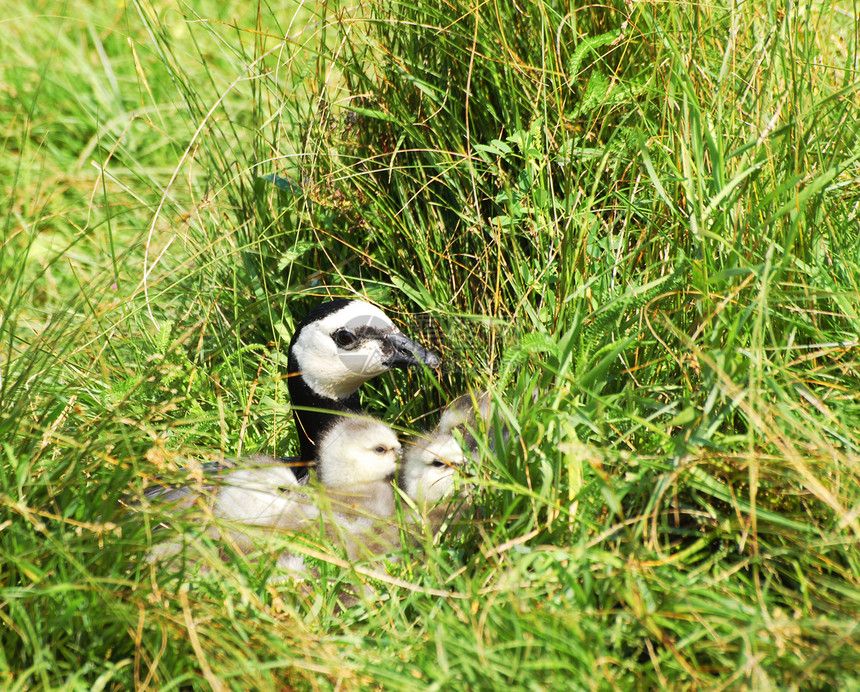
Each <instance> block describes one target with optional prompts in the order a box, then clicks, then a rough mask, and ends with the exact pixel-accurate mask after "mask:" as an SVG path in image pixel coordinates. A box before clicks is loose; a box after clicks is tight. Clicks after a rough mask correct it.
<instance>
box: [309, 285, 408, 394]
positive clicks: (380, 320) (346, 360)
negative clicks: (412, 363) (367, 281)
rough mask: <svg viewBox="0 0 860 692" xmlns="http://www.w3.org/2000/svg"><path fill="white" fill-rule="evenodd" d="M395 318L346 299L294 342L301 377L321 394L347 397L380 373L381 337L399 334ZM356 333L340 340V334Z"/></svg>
mask: <svg viewBox="0 0 860 692" xmlns="http://www.w3.org/2000/svg"><path fill="white" fill-rule="evenodd" d="M398 333H399V331H398V330H397V328H396V327H395V326H394V324H393V323H392V321H391V320H390V319H388V318H387V317H386V316H385V313H383V312H382V310H380V309H379V308H377V307H374V306H373V305H370V304H369V303H365V302H363V301H358V300H356V301H352V302H350V303H347V304H346V305H345V306H344V307H343V308H341V309H340V310H338V311H337V312H334V313H332V314H331V315H327V316H326V317H324V318H323V319H321V320H317V321H316V322H311V323H310V324H308V325H306V326H305V328H304V329H302V331H301V333H300V334H299V336H298V338H297V339H296V341H295V342H294V343H293V351H292V352H293V355H294V356H295V358H296V362H297V363H298V367H299V372H300V373H301V377H302V378H303V379H304V381H305V382H306V383H307V385H308V386H309V387H310V388H311V389H312V390H313V391H314V392H315V393H317V394H319V395H320V396H323V397H326V398H328V399H345V398H347V397H348V396H349V395H350V394H352V393H353V392H354V391H355V390H356V389H358V388H359V387H360V386H361V385H362V384H364V383H365V382H367V381H368V380H370V379H373V378H374V377H376V376H377V375H381V374H382V373H384V372H385V371H386V370H388V369H389V366H387V365H385V361H386V357H387V355H388V354H387V353H386V352H385V351H384V347H385V345H384V344H383V342H382V341H380V338H379V337H384V336H387V335H390V334H398ZM343 334H347V336H349V335H352V336H354V337H355V341H354V342H353V343H344V344H343V345H339V344H338V341H337V340H338V338H340V339H341V340H342V341H345V339H346V337H344V336H343Z"/></svg>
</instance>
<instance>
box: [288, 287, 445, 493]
mask: <svg viewBox="0 0 860 692" xmlns="http://www.w3.org/2000/svg"><path fill="white" fill-rule="evenodd" d="M288 361H289V364H288V373H289V376H288V380H287V385H288V388H289V392H290V400H291V402H292V408H293V416H294V419H295V423H296V430H297V432H298V436H299V445H300V455H299V462H300V463H299V465H297V466H296V475H297V476H298V477H299V478H301V477H303V476H305V475H306V474H307V468H308V467H309V466H312V465H313V464H314V462H315V460H316V459H317V457H318V453H317V445H318V443H319V441H320V438H321V436H322V434H323V433H324V432H325V431H326V430H328V429H329V428H330V427H331V424H332V423H333V422H334V421H336V420H337V419H338V418H340V417H342V416H343V414H356V413H361V405H360V403H359V399H358V388H359V387H360V386H361V385H362V384H364V383H365V382H367V381H368V380H370V379H373V378H374V377H376V376H378V375H381V374H382V373H384V372H386V371H388V370H390V369H392V368H401V367H408V366H412V365H418V364H424V365H426V366H427V367H428V368H431V369H435V368H438V367H439V365H440V363H441V359H440V358H439V356H437V355H436V354H435V353H431V352H429V351H427V350H426V349H424V348H423V347H421V346H419V345H418V344H417V343H415V342H414V341H412V340H410V339H408V338H407V337H406V336H404V335H403V333H402V332H401V331H400V330H398V329H397V327H395V326H394V323H393V322H392V321H391V320H390V319H389V318H388V317H387V316H386V315H385V313H384V312H382V310H380V309H379V308H377V307H375V306H373V305H370V304H369V303H366V302H364V301H362V300H353V299H346V298H338V299H335V300H331V301H328V302H326V303H323V304H321V305H319V306H317V307H316V308H314V309H313V310H311V311H310V312H309V313H308V314H307V315H306V316H305V318H304V319H303V320H302V321H301V322H300V323H299V324H298V325H297V327H296V331H295V333H294V334H293V338H292V340H291V341H290V347H289V353H288Z"/></svg>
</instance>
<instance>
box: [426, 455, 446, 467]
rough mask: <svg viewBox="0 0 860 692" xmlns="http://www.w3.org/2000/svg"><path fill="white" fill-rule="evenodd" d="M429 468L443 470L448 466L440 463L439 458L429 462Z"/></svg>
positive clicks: (442, 462)
mask: <svg viewBox="0 0 860 692" xmlns="http://www.w3.org/2000/svg"><path fill="white" fill-rule="evenodd" d="M430 465H431V466H435V467H436V468H437V469H439V468H444V467H445V466H447V465H448V464H446V463H445V462H444V461H442V460H441V459H440V458H438V457H436V458H435V459H434V460H433V461H431V462H430Z"/></svg>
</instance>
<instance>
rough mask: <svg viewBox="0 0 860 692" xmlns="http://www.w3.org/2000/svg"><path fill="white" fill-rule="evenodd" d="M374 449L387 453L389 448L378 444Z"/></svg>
mask: <svg viewBox="0 0 860 692" xmlns="http://www.w3.org/2000/svg"><path fill="white" fill-rule="evenodd" d="M373 451H374V452H376V453H377V454H385V453H386V452H387V451H388V450H387V449H386V448H385V447H383V446H382V445H378V446H377V447H376V449H374V450H373Z"/></svg>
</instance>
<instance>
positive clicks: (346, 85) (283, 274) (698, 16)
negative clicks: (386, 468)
mask: <svg viewBox="0 0 860 692" xmlns="http://www.w3.org/2000/svg"><path fill="white" fill-rule="evenodd" d="M7 4H8V3H7ZM8 5H9V6H8V7H4V9H5V10H6V11H5V12H4V16H5V17H9V19H6V20H5V21H4V22H3V24H0V47H2V48H3V54H4V56H5V57H4V59H3V61H2V63H0V65H2V77H3V84H4V85H5V88H4V89H3V90H2V91H0V123H2V132H3V147H2V149H0V152H2V153H0V172H2V174H3V175H4V178H5V179H6V180H7V183H6V186H5V187H4V200H5V202H6V205H5V207H6V212H7V213H6V214H5V215H4V217H3V224H4V225H3V228H4V233H3V240H2V245H0V275H2V281H0V378H2V379H0V455H2V463H0V621H2V629H0V638H2V643H3V646H2V647H0V670H2V675H3V681H4V683H5V684H6V685H7V686H8V687H9V688H10V689H27V688H33V687H35V688H40V689H41V688H44V689H54V688H59V689H78V688H80V689H88V690H90V689H105V688H107V689H131V688H132V687H140V688H147V687H148V688H151V689H173V688H190V689H226V688H235V689H287V688H290V689H292V688H302V689H304V688H310V689H317V688H321V689H329V688H350V689H352V688H365V687H375V686H382V687H385V688H393V689H418V688H420V689H426V688H428V687H435V688H436V689H444V688H448V687H453V686H456V687H458V688H476V689H478V688H481V689H483V688H487V689H496V688H501V687H505V688H513V689H526V688H528V689H531V688H549V689H568V688H574V689H592V688H593V689H625V690H626V689H645V688H649V689H650V688H658V687H659V688H671V689H676V688H700V687H701V688H716V689H727V688H728V689H734V688H746V689H765V688H778V689H825V688H840V689H841V688H846V686H849V687H850V685H852V684H854V682H853V678H854V673H853V671H854V670H855V669H856V668H857V665H858V659H860V650H858V647H857V641H858V625H857V624H856V623H857V622H858V611H860V588H858V579H860V554H858V551H857V547H856V546H857V544H858V540H857V539H858V535H860V513H858V509H857V508H858V507H860V492H858V487H860V485H858V477H857V468H858V466H857V463H858V453H860V449H858V447H860V436H858V423H860V402H858V395H857V392H858V390H860V387H858V385H860V382H858V368H860V366H858V359H857V353H858V344H860V327H858V321H857V308H856V305H857V304H858V295H860V290H858V284H860V234H858V233H857V232H856V229H857V205H858V200H860V186H858V159H860V149H858V146H857V141H858V138H857V129H858V124H857V123H860V117H858V113H857V110H858V106H857V104H858V99H857V73H856V59H857V57H856V55H857V54H856V51H857V46H856V35H857V21H856V18H855V16H854V10H855V8H854V7H853V6H851V5H847V4H845V3H838V2H834V3H826V4H824V5H814V4H806V5H800V6H792V7H791V8H786V7H783V6H781V5H778V4H775V3H770V4H768V3H765V4H761V3H759V4H758V5H755V6H753V5H736V4H734V5H733V4H730V3H729V4H725V5H709V6H690V5H671V4H669V5H661V6H659V7H656V6H649V5H642V4H632V5H628V4H626V3H623V2H618V3H615V4H612V5H610V6H589V7H569V6H567V5H564V4H552V3H543V2H542V3H532V4H527V5H525V6H523V5H521V4H511V5H510V6H505V5H501V4H496V5H482V6H480V7H479V8H475V7H474V6H471V5H467V4H458V3H447V4H443V5H441V6H438V3H437V4H433V5H415V4H400V3H397V2H387V1H377V2H372V3H363V4H359V5H357V6H351V7H339V6H337V7H336V6H333V5H332V6H329V5H322V6H313V7H311V6H307V5H300V6H299V5H294V4H291V3H281V4H262V3H260V4H251V5H248V4H247V3H246V4H245V5H241V6H240V5H237V4H235V3H226V4H225V3H203V4H202V5H201V4H200V3H197V4H195V6H194V8H193V10H192V9H190V8H189V7H187V6H185V5H181V4H176V5H174V4H171V3H157V4H151V3H148V2H135V3H132V4H130V5H129V6H128V7H125V8H122V9H117V10H116V11H113V10H111V11H105V10H103V9H97V8H95V6H90V4H87V3H80V2H75V1H71V0H70V2H67V3H65V4H63V5H62V6H61V7H60V8H58V9H52V10H51V11H50V12H48V11H46V10H45V9H44V8H39V7H37V6H35V5H34V6H33V7H29V8H21V7H19V5H15V6H14V7H13V6H12V5H11V4H8ZM342 295H347V296H349V295H359V296H364V297H366V298H368V299H370V300H372V301H376V302H378V303H379V304H380V305H381V306H382V307H383V308H384V309H385V310H386V311H387V312H388V313H389V314H390V315H391V316H392V317H393V318H394V319H395V320H396V321H397V322H398V323H399V324H400V326H401V327H402V328H403V329H404V331H406V332H407V333H409V334H411V335H413V336H416V337H417V338H418V339H419V340H421V341H423V342H424V343H425V344H426V345H428V346H430V347H432V348H434V349H436V350H438V351H439V352H440V353H441V354H442V355H443V356H444V357H445V365H444V367H443V369H442V371H441V373H440V374H439V378H438V382H437V381H434V380H433V379H432V378H431V377H430V376H429V375H428V374H427V373H418V372H409V373H397V374H395V375H391V376H387V377H384V378H381V379H380V380H378V381H377V382H374V383H373V385H372V386H370V387H367V388H366V392H365V404H366V406H367V408H368V409H369V410H370V411H371V412H372V413H374V414H375V415H378V416H380V417H382V418H384V419H385V420H386V421H388V422H390V423H392V424H393V425H395V426H396V427H397V428H398V430H400V431H404V432H409V431H420V430H424V429H428V428H430V427H432V426H433V425H434V424H435V423H436V420H437V415H438V414H437V411H438V409H439V407H441V406H443V405H444V404H445V403H446V402H447V401H450V400H451V399H453V398H454V397H455V396H457V395H459V394H461V393H462V392H463V391H465V390H466V389H467V388H469V387H471V388H476V389H480V388H484V387H487V388H489V389H490V390H491V392H492V393H493V396H494V400H495V401H496V412H495V416H496V418H495V423H496V426H495V429H496V430H497V431H498V430H500V429H501V426H502V424H504V425H505V426H506V427H507V428H508V429H509V430H510V431H511V433H512V436H511V439H510V440H508V441H507V442H505V441H504V440H503V439H502V437H501V435H493V436H492V437H493V439H492V440H489V439H488V440H484V439H483V438H482V440H481V466H480V468H479V469H478V470H477V473H476V479H475V481H476V484H477V491H476V493H477V494H476V501H475V505H476V508H475V512H473V513H468V514H467V520H466V521H464V522H463V523H462V525H460V526H454V527H451V528H450V529H449V530H447V531H446V532H444V533H443V534H442V535H441V536H439V537H438V538H437V540H435V541H434V540H433V538H432V536H424V537H421V538H418V539H417V543H416V545H415V547H410V548H409V549H408V550H404V552H403V555H402V556H401V559H400V561H399V562H391V563H389V564H387V565H385V564H383V565H380V564H378V563H370V564H363V565H362V564H359V565H350V564H349V563H348V562H347V561H345V560H344V558H343V555H341V554H340V553H339V552H338V550H337V549H336V547H333V546H331V545H329V544H327V543H325V542H320V541H317V542H314V541H310V542H304V543H300V544H297V543H296V540H295V539H294V538H293V537H290V536H281V535H275V536H268V537H264V536H261V537H260V549H259V551H258V552H257V553H255V554H252V555H250V556H241V555H236V554H235V553H234V552H233V551H231V550H230V548H229V546H228V547H227V548H226V550H225V552H226V553H227V554H228V556H229V558H230V559H229V560H227V561H224V560H222V558H221V556H220V554H219V546H218V545H216V544H214V543H213V541H212V539H211V538H210V537H208V536H207V535H206V534H205V532H204V531H203V528H204V527H205V525H206V524H205V522H204V523H203V524H201V523H200V522H199V517H196V518H194V517H188V516H183V515H182V514H180V513H176V512H171V511H169V510H168V509H167V508H159V507H158V506H154V507H149V508H148V509H145V510H142V509H141V508H140V507H139V506H137V505H136V504H135V503H136V502H137V500H138V499H139V498H140V496H141V493H142V490H143V488H144V487H147V486H148V485H150V484H152V483H153V482H154V479H155V477H156V476H159V477H160V478H161V479H162V480H161V481H160V482H192V483H193V482H195V480H194V478H195V477H194V469H196V468H198V465H199V463H200V462H204V461H207V460H215V459H219V458H223V457H225V456H226V457H232V456H238V455H241V454H247V453H253V452H265V453H274V454H290V453H292V452H293V451H295V446H296V439H295V433H294V430H293V427H292V422H291V415H290V409H289V400H288V397H287V393H286V387H285V380H284V374H285V371H286V363H285V348H286V344H287V342H288V340H289V338H290V336H291V334H292V332H293V328H294V325H295V323H296V321H297V320H298V319H300V318H301V316H302V315H303V314H304V312H305V311H306V310H307V309H308V308H309V307H311V306H312V305H314V304H316V303H318V302H320V301H321V300H323V299H325V298H326V297H328V296H342ZM491 442H492V443H491ZM161 523H165V524H166V525H167V527H168V528H167V529H166V530H165V529H164V528H159V524H161ZM178 535H182V536H184V537H185V540H186V543H187V547H186V550H185V552H184V553H183V558H184V562H183V561H182V560H181V559H180V560H179V562H178V563H173V564H171V565H170V566H169V567H168V566H166V565H165V566H159V565H157V564H154V563H150V562H149V561H147V560H146V559H145V556H146V554H147V551H148V550H149V549H150V548H151V546H152V544H153V542H156V543H157V542H159V541H161V540H163V538H164V537H169V536H178ZM287 547H289V548H290V549H291V550H294V551H297V552H300V553H302V554H304V555H306V559H307V560H308V563H309V564H311V565H312V566H313V568H314V569H315V570H316V572H317V573H318V574H319V576H318V577H316V578H315V579H312V580H310V581H308V582H306V583H305V584H304V585H294V584H290V583H288V582H287V583H284V582H283V581H277V580H274V581H273V580H272V577H277V576H278V574H277V569H276V568H275V565H274V559H275V557H276V556H277V555H278V554H279V552H280V551H281V550H282V549H284V548H287ZM177 564H178V566H177ZM365 583H366V584H369V585H371V586H372V587H373V588H374V589H375V590H376V597H374V598H372V599H369V600H367V601H362V600H359V602H357V603H350V602H348V601H345V600H344V599H343V593H344V591H345V590H347V591H348V590H350V589H355V588H356V587H357V585H361V584H365Z"/></svg>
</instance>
